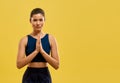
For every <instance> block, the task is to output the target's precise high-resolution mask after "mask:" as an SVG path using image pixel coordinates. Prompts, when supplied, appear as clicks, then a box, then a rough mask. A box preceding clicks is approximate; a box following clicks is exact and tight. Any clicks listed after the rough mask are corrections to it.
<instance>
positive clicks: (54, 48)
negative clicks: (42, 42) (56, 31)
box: [40, 35, 59, 69]
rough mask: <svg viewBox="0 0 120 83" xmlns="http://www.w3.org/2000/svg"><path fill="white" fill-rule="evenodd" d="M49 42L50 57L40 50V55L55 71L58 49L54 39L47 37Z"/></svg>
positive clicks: (57, 61)
mask: <svg viewBox="0 0 120 83" xmlns="http://www.w3.org/2000/svg"><path fill="white" fill-rule="evenodd" d="M49 41H50V45H51V56H48V54H47V53H46V52H45V51H44V50H41V51H40V52H41V54H42V55H43V57H44V58H45V59H46V61H47V62H48V63H49V64H50V65H51V66H52V67H53V68H55V69H58V68H59V56H58V48H57V42H56V40H55V38H54V37H53V36H51V35H49Z"/></svg>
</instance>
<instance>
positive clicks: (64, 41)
mask: <svg viewBox="0 0 120 83" xmlns="http://www.w3.org/2000/svg"><path fill="white" fill-rule="evenodd" d="M35 7H41V8H43V9H44V10H45V12H46V23H45V26H44V31H45V32H47V33H50V34H52V35H54V36H55V37H56V39H57V42H58V46H59V54H60V63H61V64H60V69H59V70H57V71H56V70H54V69H53V68H52V67H50V71H51V75H52V79H53V83H120V1H119V0H0V83H21V79H22V75H23V73H24V70H25V69H26V67H24V68H22V69H20V70H19V69H17V68H16V55H17V50H18V43H19V40H20V38H22V37H23V36H25V35H27V34H29V33H30V32H31V31H32V27H31V25H30V23H29V14H30V12H31V10H32V9H33V8H35Z"/></svg>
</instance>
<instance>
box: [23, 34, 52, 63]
mask: <svg viewBox="0 0 120 83" xmlns="http://www.w3.org/2000/svg"><path fill="white" fill-rule="evenodd" d="M27 37H28V42H27V46H26V49H25V53H26V56H28V55H29V54H31V53H32V52H33V51H34V50H35V48H36V40H37V39H35V38H33V37H32V36H31V35H27ZM41 43H42V47H43V49H44V51H45V52H46V53H47V54H50V49H51V48H50V43H49V38H48V34H46V35H45V36H44V37H43V38H41ZM31 62H46V60H45V59H44V57H43V56H42V55H41V53H40V52H39V53H38V54H37V55H36V57H35V58H34V59H33V60H32V61H31Z"/></svg>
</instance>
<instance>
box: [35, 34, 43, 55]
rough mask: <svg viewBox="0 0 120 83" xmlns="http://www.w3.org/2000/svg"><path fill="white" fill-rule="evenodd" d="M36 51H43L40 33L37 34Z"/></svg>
mask: <svg viewBox="0 0 120 83" xmlns="http://www.w3.org/2000/svg"><path fill="white" fill-rule="evenodd" d="M36 51H37V52H40V53H42V52H43V48H42V44H41V38H40V35H38V36H37V41H36Z"/></svg>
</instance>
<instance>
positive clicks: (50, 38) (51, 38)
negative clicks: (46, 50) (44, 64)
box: [48, 34, 57, 45]
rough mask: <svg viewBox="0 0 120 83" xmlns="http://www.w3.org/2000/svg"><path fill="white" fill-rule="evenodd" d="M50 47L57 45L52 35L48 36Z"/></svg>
mask: <svg viewBox="0 0 120 83" xmlns="http://www.w3.org/2000/svg"><path fill="white" fill-rule="evenodd" d="M48 37H49V42H50V45H53V44H56V42H57V41H56V38H55V37H54V36H53V35H52V34H48Z"/></svg>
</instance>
